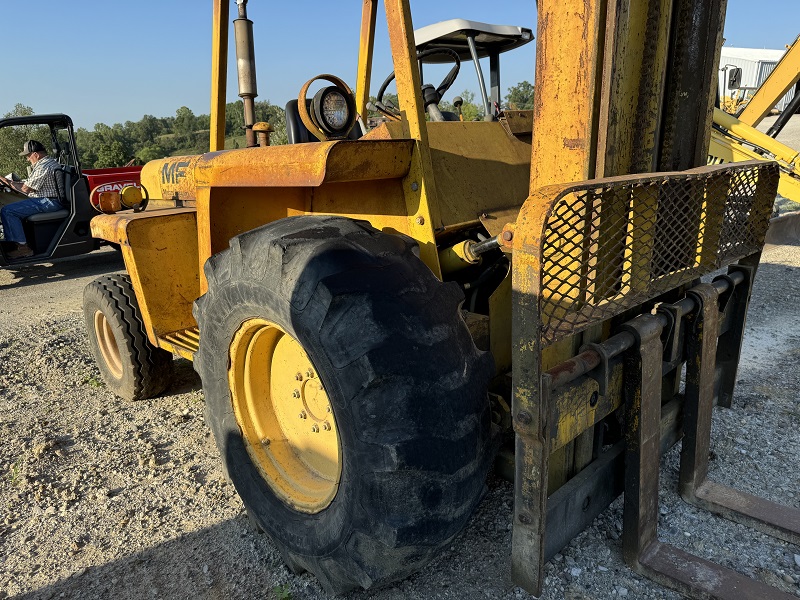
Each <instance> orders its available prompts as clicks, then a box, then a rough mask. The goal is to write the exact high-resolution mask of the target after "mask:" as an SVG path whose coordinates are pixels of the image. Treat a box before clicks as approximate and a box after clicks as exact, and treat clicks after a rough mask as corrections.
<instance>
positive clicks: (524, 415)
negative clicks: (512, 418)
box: [517, 410, 533, 425]
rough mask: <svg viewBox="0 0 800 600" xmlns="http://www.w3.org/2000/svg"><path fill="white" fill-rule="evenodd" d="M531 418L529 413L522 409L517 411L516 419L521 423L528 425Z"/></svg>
mask: <svg viewBox="0 0 800 600" xmlns="http://www.w3.org/2000/svg"><path fill="white" fill-rule="evenodd" d="M532 420H533V417H531V414H530V413H529V412H526V411H524V410H521V411H519V412H518V413H517V421H518V422H519V423H520V424H522V425H528V424H530V422H531V421H532Z"/></svg>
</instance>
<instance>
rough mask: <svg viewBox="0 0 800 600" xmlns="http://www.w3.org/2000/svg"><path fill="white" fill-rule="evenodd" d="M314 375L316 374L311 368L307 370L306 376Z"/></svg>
mask: <svg viewBox="0 0 800 600" xmlns="http://www.w3.org/2000/svg"><path fill="white" fill-rule="evenodd" d="M313 376H314V371H312V370H311V369H309V370H308V371H306V377H313Z"/></svg>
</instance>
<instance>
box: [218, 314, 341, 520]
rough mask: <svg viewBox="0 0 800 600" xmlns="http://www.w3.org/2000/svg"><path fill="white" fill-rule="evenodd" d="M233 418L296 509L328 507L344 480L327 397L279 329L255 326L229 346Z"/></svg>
mask: <svg viewBox="0 0 800 600" xmlns="http://www.w3.org/2000/svg"><path fill="white" fill-rule="evenodd" d="M228 383H229V384H230V390H231V400H232V403H233V411H234V414H235V415H236V422H237V423H238V425H239V428H240V429H241V431H242V435H243V437H244V440H245V444H246V447H247V452H248V454H249V455H250V458H251V459H252V460H253V463H254V464H255V465H256V467H257V468H258V470H259V471H260V473H261V475H262V477H264V479H265V480H266V482H267V483H268V484H269V486H270V487H271V488H272V490H273V491H274V492H275V494H276V495H277V496H278V497H279V498H281V500H283V501H284V502H285V503H286V504H288V505H289V506H290V507H292V508H294V509H296V510H298V511H301V512H306V513H316V512H319V511H321V510H322V509H324V508H325V507H327V506H328V505H329V504H330V503H331V501H332V500H333V498H334V496H336V491H337V490H338V488H339V480H340V477H341V473H342V464H341V450H340V448H339V434H338V431H337V428H336V421H335V420H334V418H333V409H332V407H331V405H330V401H329V399H328V394H327V393H326V392H325V389H324V387H323V385H322V382H321V381H320V379H319V376H318V374H317V372H316V369H315V368H314V365H312V364H311V360H310V359H309V358H308V355H307V354H306V353H305V351H304V350H303V347H302V346H301V345H300V343H299V342H298V341H297V340H295V339H294V338H293V337H292V336H291V335H289V334H288V333H286V332H285V331H283V329H281V328H280V327H278V326H277V325H275V324H274V323H270V322H269V321H266V320H264V319H250V320H248V321H246V322H245V323H243V324H242V326H241V327H240V328H239V330H238V331H237V332H236V334H235V335H234V337H233V340H232V341H231V345H230V367H229V369H228Z"/></svg>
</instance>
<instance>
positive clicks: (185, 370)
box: [161, 358, 203, 396]
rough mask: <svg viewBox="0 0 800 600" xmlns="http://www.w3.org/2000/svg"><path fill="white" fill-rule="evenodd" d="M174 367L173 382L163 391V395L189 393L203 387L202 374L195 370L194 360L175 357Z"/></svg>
mask: <svg viewBox="0 0 800 600" xmlns="http://www.w3.org/2000/svg"><path fill="white" fill-rule="evenodd" d="M174 368H175V371H174V374H173V378H172V384H171V385H170V386H169V387H168V388H167V389H166V390H165V391H164V392H162V394H161V395H162V396H164V395H169V396H172V395H177V394H188V393H189V392H196V391H199V390H201V389H202V388H203V383H202V382H201V381H200V375H198V374H197V372H196V371H195V370H194V367H193V366H192V361H190V360H186V359H185V358H177V359H175V365H174Z"/></svg>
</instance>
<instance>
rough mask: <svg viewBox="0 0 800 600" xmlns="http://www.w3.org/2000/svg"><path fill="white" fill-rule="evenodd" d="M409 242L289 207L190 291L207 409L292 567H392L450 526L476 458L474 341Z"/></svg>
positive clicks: (354, 570) (469, 504)
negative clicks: (204, 286)
mask: <svg viewBox="0 0 800 600" xmlns="http://www.w3.org/2000/svg"><path fill="white" fill-rule="evenodd" d="M416 249H417V248H416V244H415V243H414V242H413V240H410V239H408V238H404V237H400V236H397V235H389V234H384V233H381V232H379V231H377V230H375V229H373V228H372V227H371V226H370V225H369V224H368V223H366V222H360V221H353V220H350V219H345V218H341V217H318V216H299V217H290V218H287V219H283V220H281V221H278V222H275V223H272V224H269V225H266V226H264V227H260V228H258V229H255V230H253V231H250V232H247V233H245V234H242V235H240V236H238V237H236V238H234V239H233V240H231V244H230V248H229V249H228V250H225V251H224V252H221V253H219V254H217V255H215V256H213V257H212V258H211V259H210V260H209V261H208V262H207V263H206V266H205V274H206V277H207V279H208V293H206V294H205V295H204V296H202V297H201V298H200V299H198V300H197V302H196V303H195V317H196V319H197V323H198V325H199V327H200V349H199V352H198V353H197V355H196V357H195V363H194V364H195V368H196V369H197V371H198V373H199V374H200V376H201V378H202V381H203V389H204V391H205V396H206V411H207V420H208V422H209V424H210V426H211V428H212V430H213V432H214V436H215V438H216V441H217V445H218V446H219V449H220V452H221V454H222V460H223V462H224V465H225V468H226V469H227V472H228V475H229V476H230V479H231V481H232V482H233V484H234V485H235V486H236V489H237V491H238V492H239V495H240V496H241V498H242V500H243V502H244V504H245V507H246V508H247V510H248V512H249V513H250V515H251V516H252V517H253V518H254V519H255V520H256V521H257V524H258V525H259V526H260V527H261V528H262V529H263V530H264V531H265V532H266V533H268V534H269V535H270V537H271V538H272V539H273V540H274V542H275V543H276V545H277V546H278V548H279V549H280V551H281V553H282V554H283V557H284V559H285V560H286V562H287V564H288V565H289V567H290V568H292V570H293V571H295V572H302V571H310V572H311V573H313V574H314V575H316V577H317V578H318V579H319V581H320V582H321V584H322V586H323V587H324V588H325V589H326V590H327V591H328V592H329V593H343V592H345V591H348V590H351V589H354V588H357V587H362V588H369V587H372V586H380V585H383V584H386V583H388V582H391V581H394V580H398V579H401V578H403V577H405V576H407V575H409V574H410V573H412V572H414V571H415V570H417V569H418V568H419V567H421V566H422V565H423V564H425V563H426V562H427V561H429V560H430V559H432V558H433V557H435V556H436V555H437V553H438V552H439V550H440V548H441V547H442V546H443V545H445V544H447V543H448V542H449V541H450V540H452V539H453V537H454V536H455V535H456V534H457V533H458V532H459V531H460V530H461V529H462V528H463V527H464V525H465V524H466V523H467V521H468V519H469V517H470V515H471V513H472V512H473V509H474V508H475V506H476V505H477V503H478V501H479V499H480V497H481V495H482V492H483V490H484V488H485V479H486V475H487V471H488V469H489V464H490V462H491V456H490V455H491V451H490V413H489V402H488V399H487V385H488V381H489V378H490V377H491V375H492V372H493V366H492V360H491V357H490V355H488V354H487V353H483V352H481V351H479V350H477V349H476V348H475V345H474V344H473V342H472V339H471V337H470V334H469V332H468V330H467V327H466V325H465V323H464V321H463V319H462V318H461V316H460V312H459V305H460V303H461V301H462V299H463V296H462V293H461V291H460V289H459V288H458V287H457V286H456V285H455V284H444V283H442V282H440V281H439V280H438V279H437V278H436V277H435V276H434V275H433V273H432V272H431V271H430V270H429V269H428V268H427V267H426V266H425V264H424V263H423V262H422V261H421V260H420V259H419V258H418V257H417V256H416V254H415V252H416Z"/></svg>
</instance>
